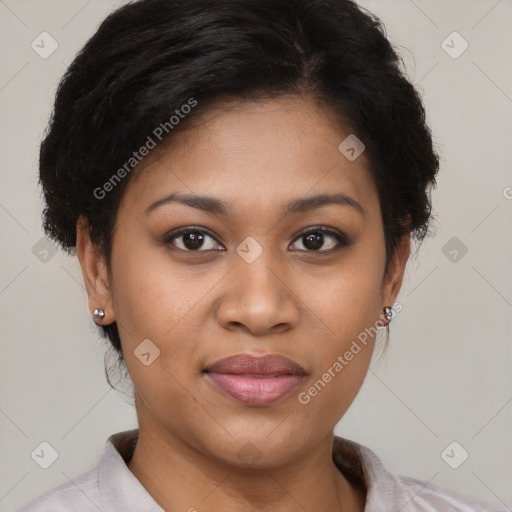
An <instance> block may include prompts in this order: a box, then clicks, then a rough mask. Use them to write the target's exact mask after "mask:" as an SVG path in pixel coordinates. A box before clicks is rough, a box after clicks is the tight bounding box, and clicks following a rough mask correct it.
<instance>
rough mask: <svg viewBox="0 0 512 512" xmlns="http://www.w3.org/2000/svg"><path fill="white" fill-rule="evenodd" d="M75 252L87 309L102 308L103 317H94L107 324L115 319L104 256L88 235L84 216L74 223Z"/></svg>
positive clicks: (88, 228)
mask: <svg viewBox="0 0 512 512" xmlns="http://www.w3.org/2000/svg"><path fill="white" fill-rule="evenodd" d="M76 252H77V256H78V261H79V262H80V266H81V267H82V274H83V276H84V281H85V286H86V288H87V295H88V301H89V311H90V314H91V316H93V311H94V310H95V309H96V308H98V309H103V311H104V312H105V317H104V318H103V319H101V320H100V319H97V318H94V317H93V318H94V321H95V322H96V323H97V324H99V325H108V324H111V323H112V322H114V321H115V318H114V312H113V310H112V292H111V287H110V282H109V276H108V272H107V265H106V262H105V258H104V257H103V255H102V254H101V252H100V250H99V248H98V247H97V246H96V245H95V244H93V242H92V241H91V237H90V226H89V223H88V222H87V219H86V218H85V217H82V216H81V217H79V219H78V221H77V224H76Z"/></svg>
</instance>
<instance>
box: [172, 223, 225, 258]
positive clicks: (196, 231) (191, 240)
mask: <svg viewBox="0 0 512 512" xmlns="http://www.w3.org/2000/svg"><path fill="white" fill-rule="evenodd" d="M180 239H181V240H180ZM208 240H210V242H209V243H206V244H205V241H208ZM162 242H163V243H164V244H165V245H169V244H171V245H173V246H174V247H173V248H177V249H179V250H180V251H185V252H206V251H212V250H215V248H216V247H222V246H219V244H218V242H217V243H215V242H216V239H215V237H214V236H213V235H212V234H210V232H209V231H208V230H206V228H199V227H196V226H187V227H184V228H179V229H177V230H174V231H171V232H170V233H167V234H166V235H165V237H164V239H163V240H162ZM212 242H213V243H212ZM204 245H206V246H207V247H206V248H205V247H203V246H204ZM220 250H224V251H225V250H226V249H224V248H223V249H220Z"/></svg>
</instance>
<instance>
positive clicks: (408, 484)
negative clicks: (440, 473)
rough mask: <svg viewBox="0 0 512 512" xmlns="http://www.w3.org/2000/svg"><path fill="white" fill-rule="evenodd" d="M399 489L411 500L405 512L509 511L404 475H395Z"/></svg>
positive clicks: (441, 486)
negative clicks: (432, 511)
mask: <svg viewBox="0 0 512 512" xmlns="http://www.w3.org/2000/svg"><path fill="white" fill-rule="evenodd" d="M393 476H394V478H395V480H396V482H397V487H398V488H399V489H400V491H401V492H403V494H404V495H405V496H406V497H407V498H408V499H409V500H410V502H409V506H408V507H405V508H404V512H409V511H410V512H413V511H414V512H416V511H418V512H420V511H421V512H423V511H430V510H436V511H439V512H467V511H471V512H506V511H507V510H508V509H506V508H504V507H503V508H501V507H498V506H497V505H492V504H490V503H487V502H485V501H481V500H479V499H476V498H473V497H472V496H468V495H466V494H463V493H460V492H457V491H454V490H452V489H448V488H446V487H444V486H443V485H440V484H436V483H434V482H428V481H426V480H421V479H418V478H412V477H409V476H403V475H393Z"/></svg>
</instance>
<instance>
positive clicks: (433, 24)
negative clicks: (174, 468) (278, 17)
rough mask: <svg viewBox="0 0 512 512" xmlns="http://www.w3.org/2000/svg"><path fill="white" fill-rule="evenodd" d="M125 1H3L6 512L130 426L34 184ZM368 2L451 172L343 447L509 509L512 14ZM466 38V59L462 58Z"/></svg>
mask: <svg viewBox="0 0 512 512" xmlns="http://www.w3.org/2000/svg"><path fill="white" fill-rule="evenodd" d="M121 3H122V2H115V1H112V0H101V1H100V0H89V1H69V0H67V1H63V0H61V1H57V0H46V1H45V2H40V1H36V0H31V1H29V0H19V1H14V0H0V29H1V32H0V37H1V39H0V40H1V43H2V44H1V46H0V52H1V59H2V60H1V62H2V66H1V69H0V109H1V127H0V130H1V131H0V148H1V168H0V169H1V170H0V172H1V188H0V228H1V235H2V238H1V241H2V243H1V244H0V251H1V258H2V259H1V261H2V265H1V266H0V326H1V347H2V357H1V358H0V433H1V435H0V510H2V511H7V510H10V509H12V508H14V507H16V506H18V505H20V504H22V503H24V502H26V501H28V500H29V499H31V498H33V497H35V496H37V495H39V494H40V493H42V492H43V491H46V490H48V489H50V488H51V487H54V486H56V485H57V484H60V483H62V482H66V481H68V479H73V478H74V477H75V476H76V475H78V474H79V473H81V472H83V471H85V470H86V469H88V468H89V467H91V466H92V465H93V464H94V463H95V462H96V461H97V459H98V456H99V454H100V452H101V450H102V448H103V446H104V443H105V441H106V438H107V437H108V436H109V435H111V434H112V433H114V432H118V431H121V430H125V429H129V428H134V427H135V426H136V417H135V412H134V409H133V408H132V407H131V405H130V400H129V399H128V398H126V396H124V395H123V394H122V393H118V392H116V391H113V390H111V388H110V387H109V386H108V384H107V383H106V381H105V377H104V370H103V352H104V346H103V345H102V344H101V343H100V342H99V341H98V336H97V332H96V330H95V328H94V327H93V324H92V321H91V319H90V318H89V316H88V310H87V302H86V293H85V289H84V286H83V279H82V275H81V271H80V268H79V265H78V262H77V260H76V258H73V257H67V256H65V255H64V254H61V253H60V252H59V253H57V254H53V252H52V251H51V248H52V247H51V245H48V244H46V245H45V241H44V240H43V241H42V242H41V241H40V240H41V238H42V236H43V234H42V231H41V228H40V213H41V207H42V204H41V200H40V195H39V191H38V188H37V183H36V174H37V152H38V144H39V143H40V140H41V135H42V131H43V129H44V127H45V126H46V122H47V119H48V116H49V113H50V108H51V105H52V100H53V96H54V92H55V87H56V85H57V82H58V79H59V78H60V77H61V75H62V74H63V72H64V71H65V69H66V66H67V65H69V63H70V62H71V60H72V58H73V56H74V55H75V53H76V52H77V51H78V50H79V49H80V48H81V46H82V45H83V44H84V43H85V41H86V40H87V39H88V38H89V37H90V36H91V35H92V34H93V32H94V30H95V28H96V27H97V25H98V24H99V23H100V21H101V20H102V19H103V18H104V17H105V16H106V15H107V14H108V12H110V11H111V10H112V9H114V8H115V7H116V6H118V5H121ZM360 3H361V5H363V6H365V7H367V8H369V9H370V10H371V11H373V12H374V13H375V14H377V15H378V16H380V17H381V18H382V19H383V21H384V22H385V24H386V27H387V30H388V36H389V37H390V39H391V40H392V42H394V43H395V44H397V45H398V46H399V49H400V53H401V55H402V57H403V59H404V61H405V63H406V65H407V70H408V74H409V76H410V77H411V79H412V80H413V82H414V83H415V84H418V87H419V88H420V90H421V92H422V93H423V96H424V101H425V104H426V107H427V110H428V117H429V122H430V124H431V126H432V129H433V132H434V136H435V140H436V144H437V145H438V147H439V149H440V151H441V154H442V162H441V172H440V175H439V179H438V189H437V190H436V191H435V192H434V211H435V215H436V221H435V225H434V227H435V229H436V231H437V234H436V237H435V238H430V239H427V240H426V241H425V243H424V245H423V246H422V248H421V250H420V251H419V252H418V253H417V255H416V257H414V258H413V259H411V260H410V262H409V264H408V267H407V270H406V277H405V282H404V286H403V288H402V291H401V293H400V295H399V297H398V300H399V302H400V303H401V304H402V305H403V310H402V311H401V312H400V313H399V314H398V315H397V317H396V318H395V319H394V320H393V322H392V324H391V339H390V346H389V350H388V352H387V354H386V355H385V356H384V357H383V358H382V359H380V360H378V358H375V361H374V362H373V363H372V366H371V369H370V372H369V374H368V378H367V380H366V381H365V384H364V385H363V389H362V390H361V392H360V394H359V395H358V397H357V398H356V400H355V401H354V403H353V405H352V407H351V409H350V410H349V411H348V413H347V414H346V415H345V417H344V418H343V420H342V421H341V422H340V423H339V425H338V426H337V428H336V433H337V434H338V435H342V436H345V437H348V438H350V439H354V440H355V441H357V442H359V443H362V444H365V445H366V446H368V447H370V448H371V449H372V450H374V451H375V452H376V453H377V454H378V455H379V456H380V457H381V458H382V459H383V460H384V463H385V464H386V465H387V467H388V469H390V470H391V471H393V472H395V473H398V474H404V475H408V476H413V477H416V478H421V479H424V480H426V481H432V482H436V483H440V484H442V485H445V486H447V487H449V488H451V489H454V490H458V491H461V492H464V493H466V494H470V495H473V496H475V497H480V498H481V499H484V500H487V501H489V502H491V503H495V504H497V505H501V506H503V505H506V506H508V507H509V508H510V507H512V486H511V485H510V482H511V481H512V463H511V460H512V439H511V437H512V436H511V432H512V371H511V370H512V367H511V366H512V343H511V332H512V325H511V324H512V321H511V318H512V314H511V313H512V279H511V277H512V276H511V274H512V270H511V264H510V262H511V261H512V236H511V233H512V173H511V169H512V166H511V163H512V162H511V160H512V150H511V133H512V116H511V111H512V83H511V82H512V80H511V78H512V70H511V66H510V63H511V62H512V55H511V54H512V35H511V34H512V3H511V1H510V0H500V1H496V0H479V1H471V2H467V1H462V0H460V1H455V0H451V1H441V0H435V1H432V0H431V1H426V0H415V1H413V0H388V1H386V2H382V1H378V0H373V1H369V0H365V1H362V2H360ZM43 31H46V32H48V33H50V34H51V36H52V37H53V38H54V39H55V40H56V41H57V43H58V48H57V49H56V50H55V52H54V53H53V54H52V55H50V56H49V57H48V58H46V59H43V58H42V57H41V56H40V55H39V54H38V53H36V51H34V50H33V49H32V47H31V43H32V41H34V40H36V43H37V41H40V38H39V37H38V36H39V34H41V32H43ZM454 31H456V32H458V33H459V34H460V36H461V37H462V38H463V39H464V40H465V41H467V43H468V44H469V47H468V48H467V50H466V51H464V52H463V53H462V54H460V55H456V54H458V53H460V51H461V49H463V46H462V45H463V44H464V43H463V40H462V39H460V38H459V36H457V35H455V36H453V35H451V34H452V32H454ZM45 41H46V42H45V45H44V46H45V49H46V50H48V49H49V48H51V47H50V41H49V39H46V40H45ZM443 41H446V42H445V43H444V44H443ZM39 44H40V46H41V43H39ZM443 47H444V48H446V49H447V50H448V52H451V53H452V56H450V55H449V54H448V53H447V52H446V51H445V49H443ZM42 50H43V49H40V51H42ZM454 55H456V57H457V58H453V56H454ZM454 237H455V238H454ZM37 244H39V245H37ZM41 244H42V245H41ZM34 246H35V249H34ZM464 247H466V249H467V252H466V253H464V251H465V249H464ZM45 250H46V251H49V252H47V253H45V252H44V251H45ZM43 441H46V442H48V443H50V444H51V445H52V446H53V447H54V448H55V450H56V451H57V452H58V458H57V460H56V461H55V462H54V463H53V464H52V465H51V466H50V467H49V468H48V469H42V468H41V467H39V465H38V464H36V462H34V460H33V459H32V458H31V453H32V452H33V451H34V449H36V448H37V447H38V446H39V445H40V443H41V442H43ZM454 441H455V442H457V443H458V444H457V445H455V447H453V445H452V446H451V447H450V448H449V449H448V450H447V452H446V451H445V449H446V448H447V447H448V446H449V445H450V444H451V443H452V442H454ZM452 448H453V451H452ZM462 450H465V451H467V452H468V454H469V457H468V458H467V460H465V461H464V462H463V463H462V464H460V466H459V467H458V468H457V469H453V468H452V467H450V465H448V463H447V462H445V460H444V459H446V460H448V461H449V462H450V463H451V464H452V465H457V464H459V463H460V462H461V460H462V455H463V454H464V452H463V451H462ZM446 453H448V455H449V456H448V457H447V456H446ZM443 454H445V455H444V459H443Z"/></svg>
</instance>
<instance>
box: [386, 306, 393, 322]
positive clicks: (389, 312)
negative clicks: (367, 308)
mask: <svg viewBox="0 0 512 512" xmlns="http://www.w3.org/2000/svg"><path fill="white" fill-rule="evenodd" d="M384 314H385V315H386V319H387V321H388V323H389V322H391V320H392V319H393V317H394V316H395V313H394V311H393V309H392V308H391V307H390V306H386V307H385V308H384Z"/></svg>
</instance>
